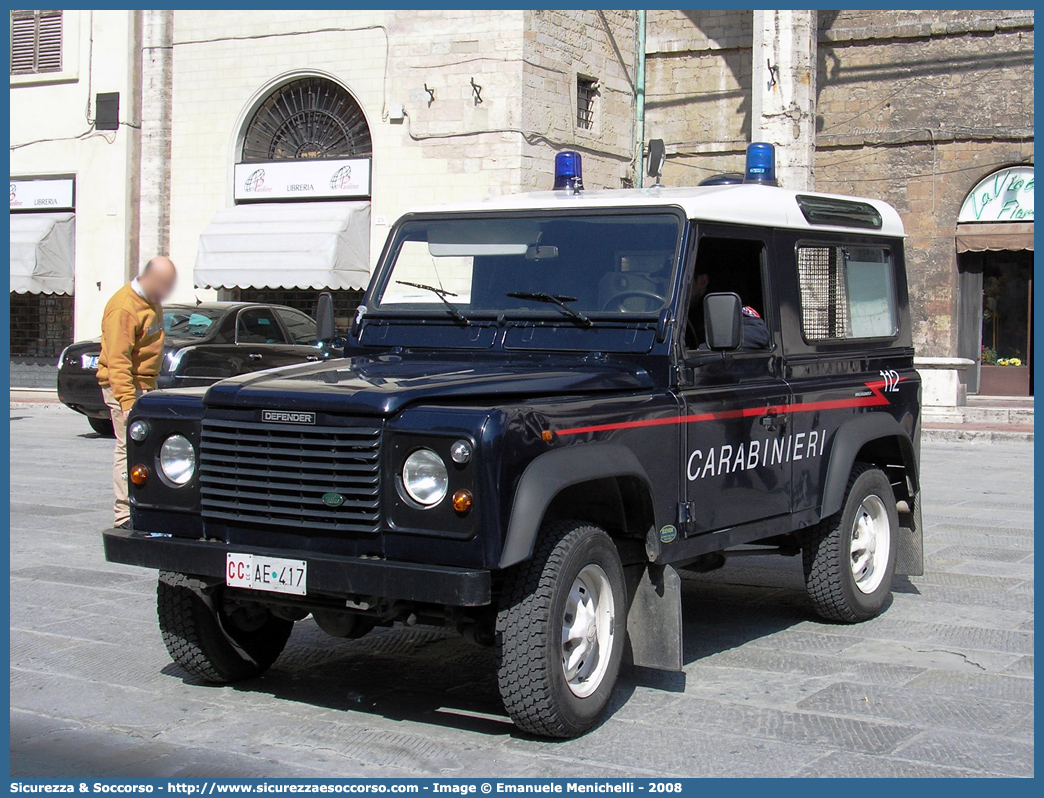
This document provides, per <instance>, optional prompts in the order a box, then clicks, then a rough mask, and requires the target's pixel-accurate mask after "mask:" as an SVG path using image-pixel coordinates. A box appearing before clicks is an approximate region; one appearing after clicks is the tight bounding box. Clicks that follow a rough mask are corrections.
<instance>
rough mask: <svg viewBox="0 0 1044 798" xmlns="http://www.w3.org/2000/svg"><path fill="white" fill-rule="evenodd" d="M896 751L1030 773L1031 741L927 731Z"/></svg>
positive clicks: (993, 769)
mask: <svg viewBox="0 0 1044 798" xmlns="http://www.w3.org/2000/svg"><path fill="white" fill-rule="evenodd" d="M898 755H899V756H900V757H902V758H903V759H912V760H915V761H922V762H934V763H937V764H940V765H953V766H955V767H962V768H968V769H970V770H975V771H979V772H982V773H994V774H998V775H1001V776H1032V775H1033V744H1032V743H1030V742H1024V741H1021V740H1008V739H1004V738H1002V737H994V736H991V735H986V734H972V733H967V732H954V731H945V730H937V731H930V732H927V733H926V734H924V735H922V736H920V737H918V738H917V739H915V740H913V741H912V742H910V743H909V744H907V745H905V746H903V747H902V748H901V749H900V750H899V752H898Z"/></svg>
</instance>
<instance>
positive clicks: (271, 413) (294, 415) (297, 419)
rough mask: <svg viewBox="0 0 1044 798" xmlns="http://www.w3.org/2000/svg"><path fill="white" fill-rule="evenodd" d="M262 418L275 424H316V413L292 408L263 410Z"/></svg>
mask: <svg viewBox="0 0 1044 798" xmlns="http://www.w3.org/2000/svg"><path fill="white" fill-rule="evenodd" d="M261 420H262V421H266V422H269V423H275V424H314V423H315V413H303V412H297V411H292V410H262V411H261Z"/></svg>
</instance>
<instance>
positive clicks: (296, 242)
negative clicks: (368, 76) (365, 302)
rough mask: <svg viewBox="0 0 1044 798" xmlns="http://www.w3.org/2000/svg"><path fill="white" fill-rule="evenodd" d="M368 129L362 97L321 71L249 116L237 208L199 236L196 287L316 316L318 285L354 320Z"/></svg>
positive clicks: (365, 273)
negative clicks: (358, 96)
mask: <svg viewBox="0 0 1044 798" xmlns="http://www.w3.org/2000/svg"><path fill="white" fill-rule="evenodd" d="M372 152H373V147H372V140H371V137H370V127H369V125H368V123H367V121H366V115H365V113H364V111H363V108H362V106H361V105H360V103H359V102H358V101H357V100H356V99H355V97H354V96H353V95H352V94H351V92H349V91H348V90H347V89H346V88H345V87H344V86H342V85H341V84H340V83H338V82H337V81H335V80H333V79H331V78H329V77H325V76H322V75H299V76H296V77H293V78H290V79H288V80H284V81H282V82H280V83H278V84H277V85H275V86H274V87H272V88H271V89H270V90H268V91H267V93H265V94H264V95H263V96H262V97H261V98H260V100H258V101H257V103H256V105H254V107H253V108H252V109H251V110H250V111H249V112H248V113H247V114H246V115H245V117H244V122H243V126H242V128H241V131H240V134H239V137H238V140H237V144H236V148H235V152H234V153H233V155H234V157H235V160H236V164H235V167H234V187H233V198H234V203H235V206H234V207H232V208H228V209H226V210H224V211H221V212H220V213H219V214H218V215H217V216H216V217H215V218H214V221H213V222H211V224H210V226H209V227H208V228H207V229H206V230H205V231H204V232H203V235H202V236H201V237H200V247H199V255H198V256H197V260H196V284H197V286H200V287H209V288H217V289H219V295H220V296H221V297H222V298H223V299H229V300H238V301H248V302H266V303H275V304H282V305H288V306H290V307H295V308H298V309H300V310H304V311H305V312H313V311H314V308H315V305H316V301H317V297H318V294H319V292H320V291H323V290H328V291H330V292H331V293H332V294H333V296H334V308H335V315H336V316H337V317H338V319H339V320H340V321H341V322H343V323H344V324H345V325H347V324H349V323H350V320H351V316H352V314H353V313H354V310H355V307H356V306H357V305H358V303H359V301H360V299H361V298H362V292H363V290H364V289H365V288H366V285H367V283H368V281H369V240H370V205H369V200H370V164H371V158H372Z"/></svg>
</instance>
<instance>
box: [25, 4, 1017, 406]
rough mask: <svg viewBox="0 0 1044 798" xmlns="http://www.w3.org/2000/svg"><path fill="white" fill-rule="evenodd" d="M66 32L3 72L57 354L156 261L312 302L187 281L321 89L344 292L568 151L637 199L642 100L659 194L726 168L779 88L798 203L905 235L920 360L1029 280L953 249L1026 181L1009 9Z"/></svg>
mask: <svg viewBox="0 0 1044 798" xmlns="http://www.w3.org/2000/svg"><path fill="white" fill-rule="evenodd" d="M15 13H26V12H15ZM756 13H769V14H775V15H776V17H775V18H772V17H765V16H761V17H757V18H756ZM786 13H791V14H801V15H804V16H803V17H801V18H800V20H798V22H799V23H800V24H798V25H796V26H795V27H794V28H793V30H797V31H798V32H799V34H800V30H801V25H805V26H807V29H808V32H809V33H808V36H809V39H810V42H809V47H810V48H811V51H812V52H811V56H810V57H806V58H805V61H806V62H807V63H806V67H805V69H806V71H805V72H804V73H801V72H800V71H797V72H792V73H790V74H788V73H787V71H786V69H784V70H783V72H781V71H780V69H779V65H778V64H773V62H772V60H773V57H777V58H778V55H777V56H770V57H769V58H768V59H767V62H766V59H765V58H763V57H762V56H763V55H764V43H765V31H766V30H771V29H772V27H773V26H776V27H777V29H779V26H780V25H781V24H782V23H781V19H780V17H779V15H781V14H786ZM64 14H65V15H66V21H67V26H66V33H65V34H64V35H65V37H66V40H67V41H66V43H65V47H66V48H67V52H66V53H65V60H64V63H65V64H66V65H67V67H68V68H67V69H66V70H65V71H64V72H63V73H62V74H61V75H57V76H56V75H53V74H41V75H15V74H14V71H15V70H14V66H12V78H11V104H12V126H11V138H12V153H11V168H12V176H13V177H16V178H25V179H31V178H39V177H53V176H65V175H71V176H75V179H76V194H77V219H76V253H75V261H76V263H75V271H76V274H75V286H76V291H75V337H77V338H84V337H91V336H93V335H95V334H96V333H97V328H98V323H99V319H100V312H101V308H102V306H103V304H104V300H105V299H106V298H107V297H108V296H109V294H111V293H112V291H113V290H115V288H116V287H117V286H118V285H119V284H120V283H121V282H122V281H124V280H125V279H127V278H128V277H129V276H130V275H131V274H133V273H134V272H135V271H136V269H137V268H138V267H139V265H140V263H141V261H142V260H143V259H144V258H146V257H147V256H148V255H150V254H152V253H155V252H160V251H167V252H169V253H170V254H171V256H172V257H173V259H174V260H175V262H176V263H177V264H178V265H179V267H180V268H181V273H182V280H181V284H180V288H179V296H178V297H177V299H181V300H193V299H195V298H201V299H202V298H211V297H214V296H224V297H228V296H246V297H255V298H262V296H263V298H265V299H275V300H281V301H287V302H291V303H305V302H308V301H310V300H309V297H310V296H311V295H312V294H314V287H309V288H308V289H307V290H305V289H301V290H298V291H296V292H295V291H294V290H292V288H293V287H292V286H282V288H281V290H269V291H268V292H267V293H263V289H260V288H258V287H257V286H252V285H247V284H246V283H249V282H250V281H249V279H248V280H246V281H245V282H244V285H242V286H239V285H231V286H228V285H226V286H225V287H224V288H222V289H221V290H220V291H219V290H217V289H215V288H214V287H213V286H212V285H211V286H210V287H199V286H197V284H200V285H203V284H204V283H205V282H206V281H200V280H199V279H197V275H195V274H193V266H194V264H195V263H196V259H197V253H198V252H199V251H200V250H201V245H200V240H201V236H205V235H206V234H207V230H208V229H209V226H210V225H211V224H212V223H213V222H214V220H215V219H216V218H218V217H219V216H220V215H221V214H222V213H226V212H229V211H236V209H237V208H240V206H242V205H246V204H248V203H244V202H243V197H242V196H237V189H236V167H237V165H239V164H241V163H242V162H244V160H249V158H248V157H247V155H246V154H245V150H244V140H245V135H246V132H247V129H248V128H249V127H250V125H251V124H252V121H253V120H255V119H256V117H257V115H258V113H259V109H261V108H262V107H263V106H264V105H265V103H266V102H268V101H269V100H270V99H271V98H272V97H273V96H275V95H276V94H278V92H279V91H280V90H281V89H283V88H285V87H286V86H287V85H289V84H290V83H292V82H293V81H296V80H300V79H308V80H316V81H320V82H323V83H324V85H327V86H332V87H334V88H335V89H336V90H338V91H341V92H343V93H344V95H345V96H346V97H350V103H351V104H353V109H354V110H353V113H355V112H356V111H357V112H358V114H359V115H360V116H361V118H362V120H363V124H362V126H361V128H360V129H362V128H364V129H365V136H363V138H364V139H365V142H366V147H367V148H368V149H366V151H365V153H364V155H365V157H366V158H369V159H370V162H369V167H370V175H371V181H370V184H369V190H368V193H367V194H366V195H365V196H358V197H355V198H354V199H355V201H358V202H364V203H365V204H366V213H367V214H368V217H367V218H368V222H366V223H365V226H366V228H367V229H366V230H365V234H366V235H365V241H366V244H365V247H364V249H366V250H367V251H368V259H367V258H366V257H365V255H364V256H363V260H364V261H366V262H365V263H364V264H363V265H362V271H361V272H359V273H358V274H359V277H358V279H357V280H356V284H357V286H361V285H362V283H363V282H365V272H366V271H367V270H368V269H369V268H372V264H373V263H374V262H375V260H376V258H377V256H378V255H379V253H380V250H381V248H382V246H383V244H384V241H385V238H386V236H387V233H388V230H389V225H390V224H391V223H392V222H394V220H395V218H396V217H397V216H398V215H399V214H401V213H402V212H404V211H405V210H407V209H408V208H411V207H416V206H423V205H428V204H436V203H446V202H454V201H458V200H471V199H475V198H476V197H483V196H494V195H499V194H504V193H512V192H517V191H524V190H531V189H547V188H550V186H551V181H552V161H553V156H554V154H555V153H556V152H559V151H562V150H566V149H575V150H578V151H579V152H581V153H582V154H583V156H584V178H585V184H586V186H587V187H588V188H615V187H620V186H625V185H633V184H635V183H637V182H639V180H640V171H641V165H642V164H641V158H640V152H641V149H640V144H639V143H638V142H636V137H637V135H638V130H639V129H640V122H639V119H638V111H637V109H638V105H639V104H638V101H637V97H638V95H639V93H640V92H641V91H643V90H644V97H645V113H644V130H645V139H647V140H648V139H653V138H661V139H664V140H665V142H666V145H667V162H666V165H665V168H664V173H663V182H664V183H665V184H667V185H695V184H697V183H699V182H700V181H701V180H703V179H704V178H706V177H709V176H711V175H714V174H717V173H721V172H738V171H741V170H742V165H743V153H744V150H745V148H746V145H747V144H748V143H749V142H750V141H751V137H752V131H763V130H765V129H766V128H765V126H764V125H763V124H762V123H763V122H764V110H763V98H759V97H757V94H756V92H758V91H763V90H764V89H763V87H764V86H765V85H766V81H767V85H768V88H769V89H770V90H771V89H772V87H773V86H774V85H775V82H776V81H784V80H788V79H789V80H796V81H798V82H801V83H802V86H797V87H796V88H798V89H802V87H803V91H802V90H799V91H796V92H794V93H793V96H794V97H797V98H801V97H806V98H808V97H810V98H811V99H808V100H807V101H806V100H803V101H802V102H803V103H804V106H811V105H814V108H810V107H802V108H800V109H799V110H800V112H801V115H803V118H805V119H807V115H808V113H810V112H814V114H815V125H814V128H815V130H814V131H812V132H811V138H812V140H811V141H808V138H809V133H808V132H805V133H802V134H801V136H802V137H803V141H804V143H805V144H806V145H808V146H807V147H806V151H807V153H808V156H807V161H808V162H807V164H806V165H805V167H806V168H805V170H804V173H803V174H802V177H803V178H804V179H805V180H806V181H807V182H806V185H807V186H808V187H812V188H815V189H817V190H821V191H830V192H836V193H851V194H857V195H865V196H870V197H876V198H879V199H883V200H886V201H888V202H890V203H892V204H893V205H895V206H896V208H897V209H898V210H899V211H900V213H901V214H902V215H903V218H904V221H905V223H906V227H907V231H908V233H909V243H908V247H907V253H908V271H909V274H910V283H911V296H912V297H913V306H912V312H913V317H914V341H915V343H916V345H917V347H918V352H919V354H921V355H928V356H936V357H953V356H958V355H960V356H963V357H968V358H974V359H975V360H978V358H979V349H980V347H983V346H987V344H988V343H990V342H993V343H996V341H994V339H989V340H987V338H988V333H989V332H990V331H989V330H987V329H986V327H985V326H984V325H985V322H984V321H983V318H984V314H985V316H988V315H989V314H988V313H987V312H986V311H985V310H984V307H985V305H984V304H983V303H984V302H985V301H986V300H985V299H984V297H985V295H986V294H987V293H989V291H991V290H992V291H993V293H994V294H995V295H996V294H997V293H998V292H1003V291H1004V290H1006V289H1005V286H1008V283H1006V282H1003V281H1001V283H998V282H997V281H996V279H995V277H996V274H997V273H999V272H997V269H1000V270H1001V271H1003V270H1004V269H1007V270H1008V271H1007V272H1005V274H1008V273H1009V272H1010V273H1011V274H1014V273H1015V271H1017V272H1018V274H1020V275H1025V274H1026V273H1027V271H1026V270H1027V269H1030V270H1031V265H1032V264H1031V263H1030V264H1029V265H1027V261H1026V253H1025V252H1023V255H1021V256H1019V257H1021V258H1022V260H1019V259H1018V258H1017V257H1016V258H1014V260H1012V258H1008V260H1009V261H1012V263H1008V264H1007V265H1004V264H999V265H998V264H997V263H993V262H992V261H991V258H993V259H994V260H996V257H999V256H992V255H990V254H989V251H987V252H985V253H983V252H978V253H976V252H972V253H970V254H969V253H958V249H960V248H961V244H960V241H959V235H958V233H959V231H958V229H957V226H958V224H959V222H958V218H959V217H960V216H961V214H962V212H963V211H962V208H963V207H965V206H966V205H967V202H968V200H969V195H970V193H971V191H972V188H973V187H974V186H975V185H976V184H977V183H979V182H980V181H981V180H982V179H984V178H986V177H988V176H989V175H991V174H993V173H995V172H996V171H997V170H1000V169H1003V168H1005V167H1012V166H1019V165H1028V166H1029V167H1030V169H1031V168H1032V163H1033V111H1032V109H1033V14H1032V12H1024V11H976V12H970V11H858V12H857V11H819V12H750V11H648V12H644V15H645V25H644V29H642V26H641V25H640V21H641V18H642V17H641V16H640V14H639V12H635V11H605V12H598V11H552V10H541V11H497V12H495V13H490V12H485V11H313V12H309V11H294V12H286V11H254V12H250V13H249V14H244V13H242V12H234V11H134V12H94V13H93V14H92V13H90V12H64ZM809 15H811V16H809ZM13 19H14V17H12V20H13ZM756 19H757V23H758V24H755V21H756ZM795 19H798V18H797V17H796V16H795V17H793V18H792V19H791V21H792V22H793V21H794V20H795ZM13 24H14V22H12V25H13ZM92 42H93V45H92ZM777 44H778V42H777ZM793 44H794V42H793V41H791V42H790V43H789V45H793ZM643 45H644V52H645V61H644V84H642V83H641V78H640V76H641V74H642V72H643V70H642V69H641V68H640V64H639V60H640V57H639V53H640V52H642V47H643ZM789 45H788V46H789ZM791 49H793V47H791ZM797 49H798V50H800V47H798V48H797ZM775 52H777V53H778V52H779V50H778V48H777V51H775ZM763 62H766V63H763ZM795 75H796V76H797V77H795ZM810 90H811V91H810ZM100 91H107V92H119V93H120V96H121V105H120V108H121V112H120V114H121V119H120V120H119V125H118V127H117V129H116V130H113V131H111V132H107V133H105V134H104V135H102V133H101V131H97V130H95V129H94V128H93V127H91V128H90V129H88V130H87V132H86V133H83V132H82V131H83V129H84V126H85V120H84V119H83V109H84V107H85V105H87V107H88V108H89V107H90V102H93V98H94V93H95V92H100ZM755 100H758V102H755ZM759 111H760V113H761V116H759V118H758V119H755V118H754V114H755V113H759ZM807 130H808V131H810V130H811V128H810V127H809V128H808V129H807ZM784 132H785V131H784ZM360 135H361V134H360ZM37 139H42V141H37ZM110 141H111V142H112V143H109V142H110ZM774 143H781V142H774ZM306 149H308V148H306ZM281 157H282V156H281ZM293 157H297V158H303V159H308V158H316V157H319V158H320V159H321V158H322V157H324V156H323V153H322V152H319V151H318V150H315V149H314V148H311V149H308V151H307V152H303V153H301V154H299V155H297V156H293ZM797 162H798V163H799V164H800V162H801V156H800V153H799V156H798V159H797ZM789 174H790V175H794V174H795V173H794V172H793V171H791V172H790V173H789ZM1020 174H1021V173H1020ZM1030 174H1031V172H1030ZM790 179H793V178H792V177H791V178H790ZM292 206H293V203H287V206H286V207H288V208H290V207H292ZM296 207H299V208H300V207H303V206H301V205H298V206H296ZM236 212H238V211H236ZM1031 213H1032V211H1030V214H1031ZM357 216H358V215H357ZM358 218H362V217H361V216H358ZM1029 221H1030V222H1031V221H1032V216H1030V218H1029ZM1030 237H1031V236H1030ZM1005 246H1008V245H1005ZM1030 246H1032V244H1030ZM1013 257H1014V256H1013ZM1016 261H1017V262H1016ZM991 264H992V265H991ZM1012 264H1014V265H1012ZM288 269H292V264H288ZM991 270H992V271H991ZM1012 270H1015V271H1012ZM1029 273H1030V274H1031V271H1030V272H1029ZM991 275H992V276H991ZM1009 276H1010V275H1009ZM1005 279H1007V278H1005ZM1019 279H1022V278H1021V277H1020V278H1019ZM207 285H209V283H208V284H207ZM991 286H992V288H991ZM998 286H1000V287H998ZM1020 290H1022V289H1020ZM259 292H261V293H259ZM357 295H358V293H357V292H356V293H355V294H354V295H353V296H357ZM350 299H351V297H347V298H346V299H345V303H346V304H347V303H348V300H350ZM996 299H997V297H996V296H994V304H996V301H995V300H996ZM19 301H20V300H19ZM70 301H71V300H70ZM13 306H14V305H13ZM345 306H346V305H345ZM1029 313H1030V314H1031V313H1032V308H1031V307H1030V309H1029ZM1030 325H1031V321H1030ZM995 326H996V322H995ZM72 333H73V331H72V330H69V331H68V333H66V335H67V337H72ZM993 333H994V338H997V336H998V335H999V339H997V340H1002V341H1003V340H1007V339H1006V338H1005V336H1006V335H1007V336H1008V337H1009V338H1010V335H1008V333H1006V332H1004V331H1003V330H1002V331H1001V332H1000V333H998V332H997V331H996V330H994V331H993ZM1004 346H1007V347H1008V349H1010V350H1011V351H1010V352H1009V351H1008V350H1004V351H1003V352H1002V351H1001V349H1000V347H1001V345H1000V344H997V345H996V346H995V347H993V348H994V349H997V352H996V354H997V356H998V357H1000V356H1001V355H1005V357H1007V355H1010V354H1012V353H1014V352H1015V351H1016V349H1017V347H1015V345H1014V344H1010V343H1005V344H1004ZM987 348H989V347H987ZM984 351H985V350H984ZM991 351H993V350H992V349H991ZM1024 356H1025V357H1026V358H1027V359H1028V356H1029V352H1028V351H1027V352H1026V353H1025V355H1024ZM973 383H974V380H973ZM972 387H973V389H974V388H975V387H976V386H975V385H974V384H973V386H972Z"/></svg>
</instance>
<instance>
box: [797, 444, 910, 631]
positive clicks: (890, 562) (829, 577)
mask: <svg viewBox="0 0 1044 798" xmlns="http://www.w3.org/2000/svg"><path fill="white" fill-rule="evenodd" d="M871 494H876V495H877V496H878V497H879V498H880V499H881V500H882V501H883V503H884V506H885V509H886V511H887V515H888V523H889V527H890V538H891V540H890V546H889V553H888V559H887V564H886V566H885V575H884V578H883V580H882V581H881V584H880V585H879V586H878V587H877V588H876V589H875V590H874V591H873V592H872V593H864V592H862V591H861V590H860V589H859V588H858V587H856V579H855V576H854V575H853V574H852V566H851V562H850V558H851V543H852V527H853V524H854V521H855V514H856V512H857V511H858V510H859V507H860V505H861V504H862V502H863V500H864V499H866V498H867V497H868V496H870V495H871ZM898 530H899V513H898V511H897V509H896V502H895V494H894V492H893V491H892V485H891V483H890V482H889V481H888V477H887V476H886V475H885V473H884V472H883V471H881V469H879V468H877V467H876V466H874V465H871V464H869V463H856V464H855V466H853V468H852V474H851V476H849V478H848V486H847V487H846V489H845V500H844V502H843V504H842V505H841V512H839V513H836V514H835V515H832V516H830V517H829V518H825V519H823V521H821V522H820V523H819V524H818V525H817V526H815V527H813V528H812V529H810V530H809V531H808V532H807V533H806V535H805V537H804V542H803V545H802V549H801V559H802V563H803V565H804V571H805V587H806V589H807V590H808V595H809V598H810V599H811V600H812V606H813V608H814V609H815V612H816V614H817V615H819V616H820V617H821V618H823V619H824V620H828V621H837V622H839V623H859V622H860V621H865V620H868V619H870V618H873V617H875V616H876V615H879V614H880V613H881V611H882V610H883V609H884V608H885V606H886V605H887V604H888V599H889V596H890V595H891V592H892V578H893V577H894V575H895V554H896V549H897V547H898V537H897V532H898Z"/></svg>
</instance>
